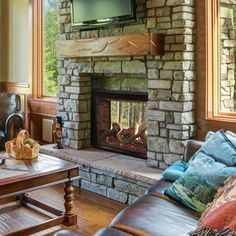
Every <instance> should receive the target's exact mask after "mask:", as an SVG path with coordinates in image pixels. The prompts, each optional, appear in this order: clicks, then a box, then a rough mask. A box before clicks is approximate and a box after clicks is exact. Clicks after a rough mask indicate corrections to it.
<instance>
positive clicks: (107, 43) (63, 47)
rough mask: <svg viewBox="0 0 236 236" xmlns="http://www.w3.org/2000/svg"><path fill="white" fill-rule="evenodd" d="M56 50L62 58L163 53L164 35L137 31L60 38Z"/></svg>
mask: <svg viewBox="0 0 236 236" xmlns="http://www.w3.org/2000/svg"><path fill="white" fill-rule="evenodd" d="M56 51H57V56H58V57H60V58H75V57H98V56H144V55H162V54H163V53H164V35H162V34H156V33H137V34H129V35H121V36H112V37H102V38H92V39H76V40H63V41H62V40H58V41H57V43H56Z"/></svg>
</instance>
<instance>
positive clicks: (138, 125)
mask: <svg viewBox="0 0 236 236" xmlns="http://www.w3.org/2000/svg"><path fill="white" fill-rule="evenodd" d="M139 127H140V123H138V122H136V124H135V128H134V134H138V132H139Z"/></svg>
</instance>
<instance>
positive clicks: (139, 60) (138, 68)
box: [57, 0, 195, 168]
mask: <svg viewBox="0 0 236 236" xmlns="http://www.w3.org/2000/svg"><path fill="white" fill-rule="evenodd" d="M59 4H60V37H59V38H60V40H69V39H86V38H94V37H106V36H116V35H126V34H132V33H140V32H153V33H162V34H164V35H165V54H164V55H163V56H158V55H157V56H125V57H102V56H101V57H86V58H80V57H79V55H78V58H61V59H60V60H58V71H59V76H58V84H59V86H58V89H59V93H58V107H57V110H58V115H61V116H62V117H63V120H64V130H63V131H64V132H63V133H64V137H63V142H64V145H66V146H68V147H70V148H74V149H84V148H88V147H90V146H91V135H93V134H91V119H92V117H91V90H92V84H99V86H102V88H103V89H107V88H108V89H111V90H116V91H127V90H129V91H132V92H140V90H141V92H146V93H147V94H148V103H147V104H148V118H147V124H148V125H147V126H148V127H147V135H148V138H147V158H148V159H147V161H146V164H147V165H148V166H151V167H156V168H166V167H167V166H168V165H169V164H171V163H173V162H174V161H176V160H178V159H181V158H182V156H183V149H184V144H185V140H187V139H189V138H191V137H193V136H194V134H195V114H194V91H195V71H194V70H195V69H194V62H195V37H194V24H195V21H194V17H195V16H194V1H193V0H136V4H137V8H136V16H137V21H136V23H132V24H125V25H122V26H116V27H107V28H101V29H95V30H83V31H79V30H76V29H72V28H71V20H70V19H71V18H70V1H69V0H61V1H60V3H59ZM131 85H132V86H131Z"/></svg>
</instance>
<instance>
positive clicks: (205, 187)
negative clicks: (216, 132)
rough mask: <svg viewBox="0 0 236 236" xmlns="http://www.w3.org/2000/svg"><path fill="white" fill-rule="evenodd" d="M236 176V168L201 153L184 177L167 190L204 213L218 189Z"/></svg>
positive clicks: (179, 199)
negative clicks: (228, 179)
mask: <svg viewBox="0 0 236 236" xmlns="http://www.w3.org/2000/svg"><path fill="white" fill-rule="evenodd" d="M234 174H236V167H228V166H226V165H225V164H223V163H220V162H217V161H215V160H214V158H212V157H211V156H209V155H207V154H206V153H204V152H203V151H199V152H198V153H197V155H196V156H195V158H194V159H193V160H192V161H191V162H190V163H189V167H188V169H187V170H186V171H185V173H184V174H183V175H182V177H180V178H179V179H177V180H176V181H175V182H174V183H173V184H172V185H171V186H170V187H169V188H168V189H167V191H166V194H167V195H168V196H170V197H172V198H174V199H176V200H177V201H180V202H182V203H183V204H184V205H186V206H187V207H189V208H191V209H193V210H195V211H198V212H203V211H204V210H205V209H206V206H207V204H208V203H209V202H211V201H212V200H213V198H214V195H215V193H216V191H217V190H218V188H219V187H221V186H223V184H224V181H225V180H226V179H227V178H228V177H229V176H231V175H234Z"/></svg>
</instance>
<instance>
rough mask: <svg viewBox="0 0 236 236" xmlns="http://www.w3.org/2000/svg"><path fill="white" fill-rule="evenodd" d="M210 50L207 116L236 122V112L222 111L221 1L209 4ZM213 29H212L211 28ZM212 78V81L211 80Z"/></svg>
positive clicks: (217, 0)
mask: <svg viewBox="0 0 236 236" xmlns="http://www.w3.org/2000/svg"><path fill="white" fill-rule="evenodd" d="M207 7H208V9H207V12H208V18H207V20H208V24H207V25H208V27H209V29H208V32H210V34H211V35H209V38H208V40H209V41H208V44H211V45H208V48H209V50H211V52H212V67H211V68H210V69H209V74H208V80H207V83H208V84H207V87H208V92H207V99H208V102H207V106H208V107H207V114H208V118H209V119H227V120H228V119H230V120H232V121H235V122H236V112H224V111H221V69H220V68H221V46H220V45H221V42H220V41H221V31H220V30H221V29H220V20H221V19H220V0H214V1H212V0H210V1H209V3H208V6H207ZM210 27H211V28H210ZM211 78H212V79H211Z"/></svg>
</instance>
